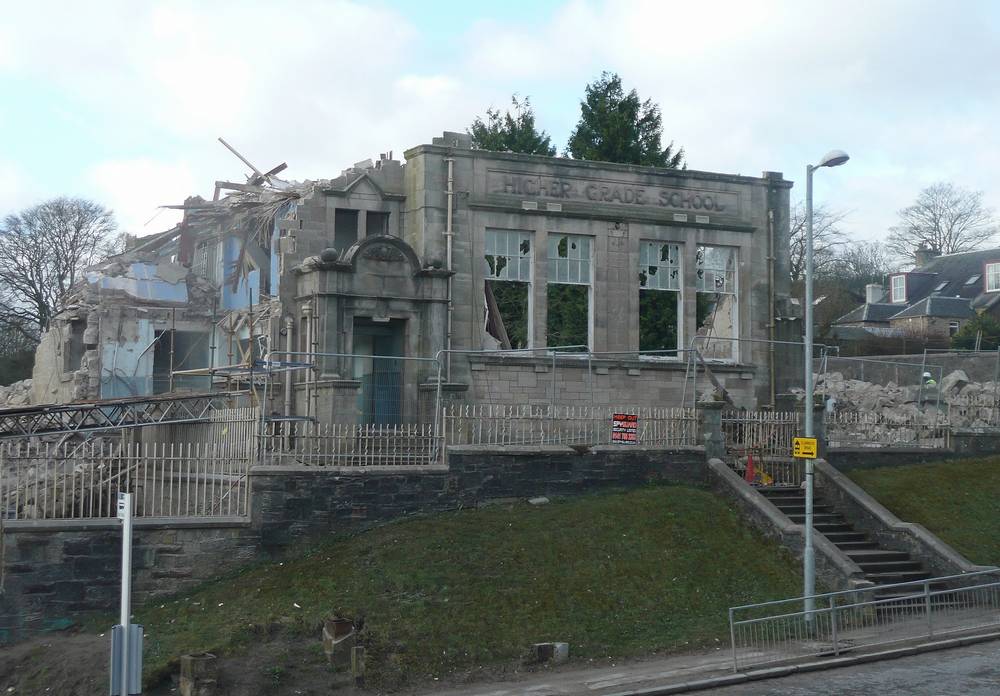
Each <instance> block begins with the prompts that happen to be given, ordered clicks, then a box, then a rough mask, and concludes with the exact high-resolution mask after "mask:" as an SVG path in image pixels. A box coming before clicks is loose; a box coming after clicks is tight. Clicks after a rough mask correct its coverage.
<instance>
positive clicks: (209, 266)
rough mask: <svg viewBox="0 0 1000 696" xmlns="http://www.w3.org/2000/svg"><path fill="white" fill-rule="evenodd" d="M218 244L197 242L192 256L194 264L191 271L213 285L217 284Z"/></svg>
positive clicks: (214, 242)
mask: <svg viewBox="0 0 1000 696" xmlns="http://www.w3.org/2000/svg"><path fill="white" fill-rule="evenodd" d="M218 263H219V243H218V242H216V241H210V242H199V243H198V247H197V249H196V250H195V254H194V264H193V265H192V267H191V270H192V271H193V272H194V273H195V274H196V275H200V276H201V277H202V278H206V279H208V280H210V281H212V282H213V283H218V282H219V275H220V274H219V271H218V269H217V268H216V266H217V265H218Z"/></svg>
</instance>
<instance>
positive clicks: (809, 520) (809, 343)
mask: <svg viewBox="0 0 1000 696" xmlns="http://www.w3.org/2000/svg"><path fill="white" fill-rule="evenodd" d="M848 159H850V157H848V155H847V153H846V152H844V151H842V150H831V151H830V152H828V153H827V154H826V156H824V157H823V159H822V160H820V163H819V164H817V165H812V164H807V165H806V297H805V305H806V308H805V322H806V332H805V333H806V335H805V360H806V365H805V392H806V412H805V426H806V428H805V429H806V437H813V436H814V435H813V400H814V392H815V385H814V384H813V172H814V171H816V170H817V169H819V168H820V167H839V166H840V165H842V164H843V163H844V162H846V161H847V160H848ZM813 475H814V461H813V460H812V459H807V460H806V539H805V551H804V553H803V566H804V567H803V575H804V591H803V595H804V596H805V598H806V601H805V610H806V620H807V621H811V620H812V611H813V609H814V608H815V607H814V602H813V595H815V594H816V552H815V550H814V549H813Z"/></svg>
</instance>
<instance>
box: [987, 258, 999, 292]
mask: <svg viewBox="0 0 1000 696" xmlns="http://www.w3.org/2000/svg"><path fill="white" fill-rule="evenodd" d="M998 290H1000V263H988V264H986V292H996V291H998Z"/></svg>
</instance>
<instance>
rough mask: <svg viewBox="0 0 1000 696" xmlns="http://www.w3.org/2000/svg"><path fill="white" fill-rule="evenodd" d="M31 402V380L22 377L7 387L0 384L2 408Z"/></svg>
mask: <svg viewBox="0 0 1000 696" xmlns="http://www.w3.org/2000/svg"><path fill="white" fill-rule="evenodd" d="M30 404H31V380H30V379H22V380H21V381H20V382H14V383H13V384H9V385H7V386H6V387H3V386H0V408H5V407H13V406H28V405H30Z"/></svg>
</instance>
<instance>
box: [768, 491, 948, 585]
mask: <svg viewBox="0 0 1000 696" xmlns="http://www.w3.org/2000/svg"><path fill="white" fill-rule="evenodd" d="M758 490H759V491H760V492H761V494H763V495H764V497H766V498H767V499H768V500H770V501H771V503H773V504H774V506H775V507H777V508H778V509H779V510H780V511H781V512H782V513H784V514H785V516H787V517H788V519H789V520H791V521H792V522H796V523H798V524H804V523H805V520H806V494H805V491H804V490H802V489H801V488H760V489H758ZM813 529H814V530H815V531H816V532H818V533H820V534H822V535H823V536H825V537H826V538H827V539H829V540H830V542H831V543H833V544H834V545H835V546H836V547H837V548H839V549H840V550H841V551H843V552H844V553H845V554H847V556H848V557H849V558H850V559H851V560H852V561H854V562H855V563H857V564H858V566H859V567H860V568H861V570H862V572H863V573H864V576H865V579H866V580H870V581H871V582H873V583H874V584H875V585H892V584H895V583H901V582H911V581H914V580H925V579H927V578H929V577H931V574H930V573H929V572H928V571H927V569H926V568H925V566H924V564H923V563H922V562H921V561H920V560H919V559H916V558H913V557H912V556H910V554H908V553H906V552H905V551H894V550H892V549H887V548H884V547H882V546H881V545H880V544H879V543H878V541H877V540H874V539H872V538H871V537H869V536H868V534H866V533H864V532H861V531H858V530H857V529H855V527H854V525H853V524H852V523H851V522H850V520H848V519H846V518H845V517H844V515H843V514H842V513H840V512H838V511H837V510H836V509H835V508H834V507H833V506H832V505H831V504H829V503H828V502H826V501H825V500H823V499H822V497H821V495H820V492H819V491H816V492H815V494H814V496H813ZM899 594H906V593H899ZM876 595H877V596H878V597H879V598H888V597H892V596H897V595H896V594H894V593H893V590H891V589H889V590H887V591H886V592H885V593H879V592H878V591H877V590H876Z"/></svg>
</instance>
